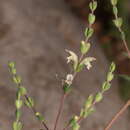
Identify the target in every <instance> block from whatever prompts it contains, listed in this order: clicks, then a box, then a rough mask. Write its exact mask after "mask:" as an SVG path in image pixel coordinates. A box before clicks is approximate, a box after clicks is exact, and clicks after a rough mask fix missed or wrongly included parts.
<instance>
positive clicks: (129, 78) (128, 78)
mask: <svg viewBox="0 0 130 130" xmlns="http://www.w3.org/2000/svg"><path fill="white" fill-rule="evenodd" d="M118 76H119V77H121V78H123V79H125V80H127V81H130V76H128V75H124V74H119V75H118Z"/></svg>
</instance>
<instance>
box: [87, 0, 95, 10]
mask: <svg viewBox="0 0 130 130" xmlns="http://www.w3.org/2000/svg"><path fill="white" fill-rule="evenodd" d="M89 8H90V9H91V10H92V11H95V10H96V8H97V1H93V2H90V4H89Z"/></svg>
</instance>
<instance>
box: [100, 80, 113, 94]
mask: <svg viewBox="0 0 130 130" xmlns="http://www.w3.org/2000/svg"><path fill="white" fill-rule="evenodd" d="M110 87H111V84H110V83H109V82H107V81H106V82H104V83H103V85H102V91H103V92H104V91H107V90H109V89H110Z"/></svg>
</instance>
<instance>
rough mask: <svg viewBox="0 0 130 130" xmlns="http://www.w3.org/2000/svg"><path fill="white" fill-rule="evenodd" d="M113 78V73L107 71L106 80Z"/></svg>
mask: <svg viewBox="0 0 130 130" xmlns="http://www.w3.org/2000/svg"><path fill="white" fill-rule="evenodd" d="M113 78H114V75H113V74H112V73H111V72H109V73H108V75H107V81H108V82H110V81H112V79H113Z"/></svg>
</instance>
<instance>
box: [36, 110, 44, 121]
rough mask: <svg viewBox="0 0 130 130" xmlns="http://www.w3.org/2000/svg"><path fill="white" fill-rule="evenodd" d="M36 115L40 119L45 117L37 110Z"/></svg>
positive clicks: (42, 119)
mask: <svg viewBox="0 0 130 130" xmlns="http://www.w3.org/2000/svg"><path fill="white" fill-rule="evenodd" d="M36 117H37V119H38V120H39V121H44V117H43V116H42V115H41V114H40V113H39V112H36Z"/></svg>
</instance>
